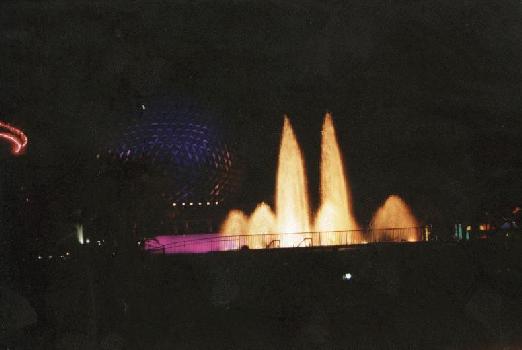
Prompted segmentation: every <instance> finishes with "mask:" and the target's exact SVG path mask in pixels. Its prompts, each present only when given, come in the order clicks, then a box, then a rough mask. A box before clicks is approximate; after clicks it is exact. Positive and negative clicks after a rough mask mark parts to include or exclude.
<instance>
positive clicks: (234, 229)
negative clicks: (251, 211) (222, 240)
mask: <svg viewBox="0 0 522 350" xmlns="http://www.w3.org/2000/svg"><path fill="white" fill-rule="evenodd" d="M247 228H248V218H247V216H246V215H245V214H244V213H243V212H242V211H241V210H238V209H234V210H231V211H230V212H229V213H228V215H227V218H226V219H225V222H224V223H223V225H222V226H221V229H220V232H221V233H222V234H224V235H227V236H232V235H244V234H246V232H247Z"/></svg>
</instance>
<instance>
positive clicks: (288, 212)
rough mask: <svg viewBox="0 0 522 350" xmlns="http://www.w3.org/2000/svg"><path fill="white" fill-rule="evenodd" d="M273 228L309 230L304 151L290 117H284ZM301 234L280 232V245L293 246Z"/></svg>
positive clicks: (296, 243)
mask: <svg viewBox="0 0 522 350" xmlns="http://www.w3.org/2000/svg"><path fill="white" fill-rule="evenodd" d="M275 203H276V205H275V206H276V227H277V228H276V229H277V232H278V233H296V232H309V231H310V209H309V206H308V189H307V183H306V174H305V166H304V160H303V155H302V153H301V149H300V148H299V144H298V143H297V139H296V137H295V134H294V130H293V129H292V126H291V125H290V120H288V118H287V117H285V120H284V124H283V135H282V137H281V146H280V149H279V163H278V166H277V180H276V198H275ZM300 238H301V237H297V236H295V235H282V237H281V246H284V247H293V246H297V245H298V244H299V243H300V242H301V239H300Z"/></svg>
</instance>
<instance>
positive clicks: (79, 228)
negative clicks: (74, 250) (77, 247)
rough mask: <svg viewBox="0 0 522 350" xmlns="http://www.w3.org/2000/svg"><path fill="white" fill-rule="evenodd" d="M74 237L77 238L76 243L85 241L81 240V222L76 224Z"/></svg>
mask: <svg viewBox="0 0 522 350" xmlns="http://www.w3.org/2000/svg"><path fill="white" fill-rule="evenodd" d="M76 239H77V240H78V243H80V244H83V243H85V242H84V240H83V225H82V224H78V225H76Z"/></svg>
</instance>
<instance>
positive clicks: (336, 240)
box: [315, 113, 359, 245]
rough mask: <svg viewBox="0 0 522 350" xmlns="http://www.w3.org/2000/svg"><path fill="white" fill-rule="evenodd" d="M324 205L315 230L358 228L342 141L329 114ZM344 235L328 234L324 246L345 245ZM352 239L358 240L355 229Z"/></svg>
mask: <svg viewBox="0 0 522 350" xmlns="http://www.w3.org/2000/svg"><path fill="white" fill-rule="evenodd" d="M320 194H321V207H320V208H319V211H318V213H317V216H316V218H315V231H317V232H329V231H350V230H357V229H359V225H357V222H356V220H355V217H354V215H353V212H352V199H351V191H350V188H349V185H348V181H347V178H346V174H345V171H344V165H343V160H342V156H341V151H340V150H339V144H338V143H337V138H336V136H335V129H334V124H333V120H332V116H331V115H330V113H327V114H326V116H325V118H324V123H323V130H322V139H321V191H320ZM340 238H341V235H338V234H325V235H323V237H322V239H321V244H322V245H337V244H342V243H343V242H341V241H340ZM348 240H349V242H345V244H346V243H355V242H357V241H359V237H355V232H353V233H351V235H350V237H349V238H348Z"/></svg>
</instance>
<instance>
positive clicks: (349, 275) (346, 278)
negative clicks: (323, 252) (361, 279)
mask: <svg viewBox="0 0 522 350" xmlns="http://www.w3.org/2000/svg"><path fill="white" fill-rule="evenodd" d="M351 279H352V274H351V273H349V272H347V273H345V274H344V275H343V280H345V281H349V280H351Z"/></svg>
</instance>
